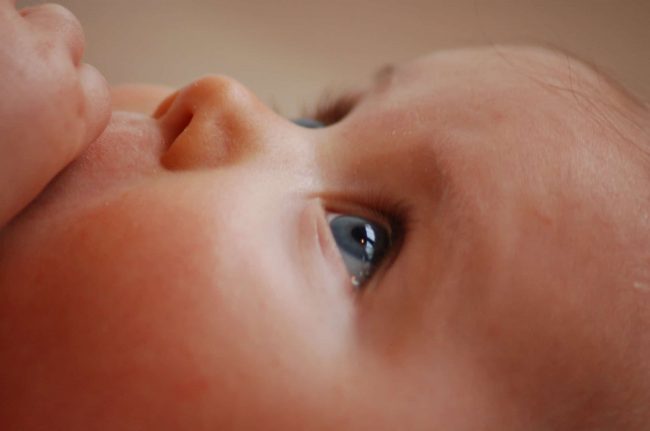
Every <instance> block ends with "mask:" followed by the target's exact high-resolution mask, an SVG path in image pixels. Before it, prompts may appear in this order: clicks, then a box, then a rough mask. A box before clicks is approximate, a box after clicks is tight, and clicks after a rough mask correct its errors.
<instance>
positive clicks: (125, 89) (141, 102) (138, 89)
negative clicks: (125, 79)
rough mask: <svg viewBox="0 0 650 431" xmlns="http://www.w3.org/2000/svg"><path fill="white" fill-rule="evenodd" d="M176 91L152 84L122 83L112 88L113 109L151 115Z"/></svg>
mask: <svg viewBox="0 0 650 431" xmlns="http://www.w3.org/2000/svg"><path fill="white" fill-rule="evenodd" d="M174 91H176V90H174V89H173V88H170V87H166V86H163V85H152V84H122V85H118V86H115V87H113V88H112V89H111V97H112V109H113V111H129V112H139V113H142V114H146V115H151V114H153V112H154V111H155V110H156V108H157V107H158V105H160V103H161V102H162V101H163V100H165V99H166V98H167V97H168V96H169V95H170V94H172V93H173V92H174Z"/></svg>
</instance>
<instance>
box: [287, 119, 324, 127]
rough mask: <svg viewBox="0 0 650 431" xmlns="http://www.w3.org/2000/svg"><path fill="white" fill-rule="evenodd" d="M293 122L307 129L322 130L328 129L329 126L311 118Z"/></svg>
mask: <svg viewBox="0 0 650 431" xmlns="http://www.w3.org/2000/svg"><path fill="white" fill-rule="evenodd" d="M291 121H293V123H294V124H297V125H298V126H301V127H304V128H306V129H322V128H323V127H327V124H325V123H323V122H321V121H318V120H314V119H311V118H295V119H293V120H291Z"/></svg>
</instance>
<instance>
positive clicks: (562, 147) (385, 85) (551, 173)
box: [0, 48, 650, 430]
mask: <svg viewBox="0 0 650 431" xmlns="http://www.w3.org/2000/svg"><path fill="white" fill-rule="evenodd" d="M622 112H625V113H626V115H622V114H621V113H622ZM644 115H645V112H644V111H643V109H642V108H641V107H640V106H637V105H635V103H634V102H633V101H632V100H628V99H626V97H625V96H624V95H623V94H621V93H619V92H618V90H616V89H615V88H613V87H611V86H610V84H608V83H607V82H605V81H604V80H602V79H601V78H600V77H599V76H598V75H597V74H595V73H594V72H592V71H591V70H589V69H587V68H586V67H584V66H582V65H580V64H578V63H577V62H575V61H573V60H569V59H567V58H565V57H564V56H562V55H558V54H552V53H549V52H545V51H540V50H532V49H531V50H525V49H505V48H503V49H502V48H498V49H496V48H491V49H485V50H462V51H454V52H443V53H438V54H434V55H431V56H428V57H424V58H421V59H419V60H417V61H414V62H411V63H408V64H405V65H402V66H398V67H396V68H394V69H393V70H392V72H389V71H388V70H384V72H382V73H381V74H380V75H378V77H377V79H376V80H375V81H374V83H373V84H371V85H369V86H368V87H366V88H364V89H363V90H360V91H359V93H358V100H357V102H356V104H355V106H354V108H353V109H352V111H351V112H350V113H348V114H347V115H346V116H345V118H343V119H342V120H340V121H338V122H337V123H336V124H333V125H331V126H330V127H326V128H319V129H310V128H305V127H301V126H299V125H296V124H294V123H292V122H290V121H287V120H286V119H284V118H282V117H280V116H277V115H276V114H274V113H273V112H272V111H270V110H269V109H268V108H267V107H265V106H264V105H263V104H262V103H261V102H260V101H258V100H257V99H256V98H255V97H254V96H253V95H252V94H251V93H249V92H248V91H247V90H246V89H245V88H243V87H242V86H241V85H240V84H238V83H236V82H233V81H231V80H227V79H224V78H204V79H201V80H198V81H196V82H195V83H194V84H191V85H189V86H188V87H186V88H184V89H182V90H181V91H180V92H179V93H178V94H177V95H176V97H172V98H170V99H168V100H167V101H166V102H165V103H163V104H162V105H161V107H160V108H159V110H158V113H157V118H155V119H154V118H150V117H146V116H143V115H139V114H127V113H115V114H114V116H113V120H112V122H111V124H110V126H109V128H108V130H107V131H106V132H105V133H104V135H103V136H102V137H101V138H100V139H99V140H98V141H97V142H96V143H94V144H93V145H92V146H91V147H90V148H89V149H88V150H87V152H86V153H85V154H84V155H83V157H82V158H81V159H80V160H78V161H77V162H75V163H74V164H73V165H72V166H71V167H70V168H69V169H68V170H66V171H65V172H64V174H63V175H61V176H60V177H59V178H57V179H56V181H55V182H54V183H53V184H51V185H50V187H49V188H48V189H47V190H46V191H45V192H44V194H43V195H42V196H41V197H40V199H39V200H38V201H37V202H36V203H35V204H34V205H32V207H30V208H29V210H28V211H26V212H25V213H23V214H22V215H21V217H20V218H19V219H17V220H15V222H14V223H13V224H11V225H10V226H9V227H7V228H6V229H5V230H4V231H2V232H0V287H1V288H0V346H2V349H1V350H0V352H1V354H0V370H2V372H1V373H0V376H2V381H3V383H2V385H0V399H2V403H0V418H7V419H0V420H3V421H5V422H4V423H5V424H9V426H8V427H7V426H5V427H3V429H23V430H27V429H36V428H38V426H39V425H43V424H48V425H51V424H57V425H58V424H62V428H63V429H91V428H92V429H106V430H116V429H121V430H126V429H160V430H162V429H187V430H189V429H191V430H204V429H205V430H215V429H223V430H226V429H228V430H230V429H232V430H240V429H241V430H250V429H262V428H263V429H278V430H280V429H282V430H320V429H322V430H330V429H340V430H397V429H404V430H430V429H441V430H443V429H447V430H470V429H471V430H475V429H500V430H507V429H513V430H521V429H529V430H532V429H553V430H560V429H569V430H577V429H583V428H584V429H594V428H597V427H598V426H600V425H602V426H603V427H604V428H606V427H607V426H612V427H616V426H619V425H620V423H619V422H617V421H619V420H624V421H628V422H622V423H624V424H628V423H629V424H631V425H629V426H631V427H632V428H633V427H634V425H635V424H637V422H635V421H640V423H643V422H642V421H644V420H648V418H645V419H644V418H642V417H640V416H639V415H641V414H642V412H643V411H644V410H643V406H647V402H648V400H647V399H643V397H644V394H646V393H647V392H648V389H649V388H650V370H649V369H648V365H646V364H647V362H648V361H647V356H646V355H647V354H648V353H649V352H650V345H649V344H650V343H649V339H648V335H647V334H648V328H650V315H649V312H648V310H649V309H650V308H649V306H650V299H649V298H650V291H649V290H650V270H648V268H649V267H650V259H649V254H648V250H649V248H650V247H649V246H648V244H650V241H649V238H648V237H649V231H650V229H649V226H650V220H649V219H648V206H649V205H648V199H649V197H650V192H649V190H650V187H649V185H648V172H649V171H648V170H647V169H645V170H644V167H643V165H642V163H641V162H639V161H640V160H641V159H642V157H641V156H640V154H641V152H639V153H637V151H639V147H638V146H637V145H635V143H638V142H643V139H647V136H646V137H645V138H644V137H643V133H644V132H643V130H642V128H640V127H637V126H636V125H638V124H642V121H644V118H645V117H644ZM343 250H345V251H346V252H345V253H344V252H343ZM342 253H343V254H345V259H343V258H342ZM12 426H13V428H12ZM30 426H31V427H32V428H30ZM55 428H56V427H55ZM39 429H40V428H39ZM599 429H600V428H599ZM619 429H621V428H620V427H619Z"/></svg>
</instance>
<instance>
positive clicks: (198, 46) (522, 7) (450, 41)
mask: <svg viewBox="0 0 650 431" xmlns="http://www.w3.org/2000/svg"><path fill="white" fill-rule="evenodd" d="M59 2H60V3H61V4H63V5H65V6H66V7H68V8H69V9H70V10H72V11H73V12H74V13H75V14H76V15H77V17H79V19H80V20H81V22H82V24H83V25H84V27H85V30H86V38H87V44H88V47H87V52H86V61H88V62H90V63H92V64H94V65H96V66H97V67H98V68H99V69H100V70H102V71H103V72H104V74H105V75H106V76H107V77H108V79H109V81H110V82H111V83H114V84H117V83H123V82H151V83H160V84H167V85H171V86H181V85H183V84H185V83H187V82H189V81H191V80H192V79H194V78H196V77H198V76H200V75H204V74H206V73H220V74H227V75H231V76H234V77H235V78H237V79H239V80H240V81H242V82H244V83H245V84H246V85H248V86H249V87H250V88H251V89H253V91H255V92H256V93H257V94H258V95H259V96H260V97H261V98H262V99H263V100H265V101H267V102H268V103H273V104H275V105H277V106H278V107H279V108H280V109H281V110H282V112H283V113H285V114H287V115H295V114H297V113H298V112H299V111H300V109H301V107H302V106H304V105H306V104H310V103H311V101H313V100H314V99H316V98H317V96H318V94H319V93H320V92H321V91H322V90H323V89H325V88H331V89H337V88H345V87H346V86H348V85H350V84H352V83H354V82H357V81H358V80H359V79H362V78H364V77H365V76H366V75H368V74H369V73H370V72H372V71H373V70H374V69H375V68H377V67H379V66H381V65H383V64H385V63H387V62H392V61H400V60H405V59H409V58H411V57H414V56H417V55H420V54H422V53H426V52H428V51H431V50H434V49H439V48H446V47H453V46H462V45H475V44H490V43H500V42H531V43H547V44H548V43H550V44H553V45H556V46H560V47H562V48H565V49H568V50H569V51H571V52H574V53H576V54H578V55H580V56H581V57H583V58H586V59H587V60H590V61H592V62H594V63H596V64H597V65H599V66H600V67H601V68H602V69H604V70H605V71H606V72H608V73H609V74H611V75H613V76H614V77H615V78H617V79H619V80H620V81H622V82H623V84H624V85H625V86H627V87H628V88H629V89H631V90H632V91H633V92H635V93H637V94H641V95H642V97H643V98H645V99H646V100H647V99H650V0H545V1H544V0H535V1H534V0H519V1H516V0H410V1H409V0H402V1H399V0H374V1H371V0H359V1H343V0H330V1H312V0H275V1H252V0H248V1H247V0H240V1H228V0H185V1H183V0H59ZM33 3H38V2H35V1H22V2H19V5H20V4H23V5H27V4H33Z"/></svg>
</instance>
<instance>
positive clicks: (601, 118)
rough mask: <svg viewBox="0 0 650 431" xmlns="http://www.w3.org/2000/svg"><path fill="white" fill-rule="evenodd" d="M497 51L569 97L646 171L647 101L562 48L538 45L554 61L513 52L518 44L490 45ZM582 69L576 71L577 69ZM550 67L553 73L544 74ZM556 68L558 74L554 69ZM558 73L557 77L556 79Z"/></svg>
mask: <svg viewBox="0 0 650 431" xmlns="http://www.w3.org/2000/svg"><path fill="white" fill-rule="evenodd" d="M492 46H493V48H494V49H495V51H496V52H497V54H498V55H499V56H500V57H501V58H502V59H503V60H504V61H505V62H506V63H508V64H510V65H511V66H512V67H513V68H514V69H515V70H517V71H519V72H520V73H524V74H525V75H526V76H527V77H528V78H530V79H531V81H532V82H534V83H536V84H538V85H540V86H541V87H543V88H545V89H546V90H548V91H550V92H552V93H554V94H557V95H560V96H564V97H569V98H571V99H572V100H573V102H574V103H573V105H574V107H575V108H577V109H579V110H580V111H582V112H585V113H587V114H588V115H587V116H588V118H590V119H591V120H592V121H593V125H594V127H597V128H598V129H601V130H602V131H603V133H607V134H613V135H615V136H617V137H618V138H620V139H618V140H612V143H613V144H616V143H619V144H623V143H627V144H628V145H620V146H621V148H623V149H624V151H633V152H635V153H636V154H635V155H636V157H635V159H637V160H638V161H640V162H641V163H643V164H644V166H645V168H646V170H647V171H648V174H649V175H650V104H648V103H647V101H644V100H642V99H640V98H639V97H637V96H636V95H634V94H633V93H632V92H630V91H629V90H628V89H627V88H626V87H625V86H624V85H622V84H621V83H620V82H619V81H617V80H616V79H614V78H612V76H611V75H610V74H609V73H607V72H606V71H604V70H603V69H602V68H601V67H600V66H598V65H597V64H595V63H594V62H591V61H589V60H587V59H584V58H582V57H580V56H579V55H576V54H574V53H572V52H570V51H568V50H567V49H565V48H560V47H557V46H553V45H550V44H542V45H539V50H540V53H542V52H543V53H545V54H551V55H555V56H557V57H558V59H559V60H561V61H559V62H558V63H557V64H564V66H565V67H561V68H558V67H557V65H553V66H551V65H549V63H547V62H542V61H540V62H536V61H533V60H531V58H530V57H523V58H524V59H525V60H522V57H520V56H516V53H517V51H518V48H519V47H518V46H516V45H511V46H507V45H506V46H502V45H492ZM578 68H579V69H582V72H583V73H576V70H577V69H578ZM548 71H552V72H555V73H549V74H545V73H544V72H548ZM557 72H559V74H558V73H557ZM558 77H559V78H560V79H558Z"/></svg>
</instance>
